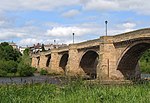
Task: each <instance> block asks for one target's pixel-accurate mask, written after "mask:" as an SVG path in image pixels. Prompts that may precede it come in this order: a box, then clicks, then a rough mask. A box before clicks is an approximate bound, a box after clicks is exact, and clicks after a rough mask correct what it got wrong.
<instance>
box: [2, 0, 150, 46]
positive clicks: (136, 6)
mask: <svg viewBox="0 0 150 103" xmlns="http://www.w3.org/2000/svg"><path fill="white" fill-rule="evenodd" d="M106 20H107V21H108V35H116V34H120V33H124V32H128V31H133V30H137V29H142V28H149V25H150V21H149V20H150V0H144V1H143V0H0V42H5V41H6V42H12V41H13V42H15V43H17V45H19V46H32V45H33V44H36V43H43V44H50V43H54V40H56V43H58V44H69V43H72V41H73V40H72V33H75V43H78V42H83V41H86V40H91V39H96V38H99V37H101V36H104V35H105V21H106Z"/></svg>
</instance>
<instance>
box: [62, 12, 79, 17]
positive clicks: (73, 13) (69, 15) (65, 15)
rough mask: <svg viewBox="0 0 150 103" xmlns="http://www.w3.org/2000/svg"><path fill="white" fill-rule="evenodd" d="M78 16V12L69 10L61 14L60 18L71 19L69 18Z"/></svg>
mask: <svg viewBox="0 0 150 103" xmlns="http://www.w3.org/2000/svg"><path fill="white" fill-rule="evenodd" d="M78 14H80V12H79V11H78V10H69V11H67V12H65V13H63V14H62V16H64V17H68V18H71V17H74V16H76V15H78Z"/></svg>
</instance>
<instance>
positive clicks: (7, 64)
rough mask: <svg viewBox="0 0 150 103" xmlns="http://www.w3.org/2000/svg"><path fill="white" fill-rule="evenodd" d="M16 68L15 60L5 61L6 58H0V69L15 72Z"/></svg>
mask: <svg viewBox="0 0 150 103" xmlns="http://www.w3.org/2000/svg"><path fill="white" fill-rule="evenodd" d="M16 69H17V62H15V61H12V60H10V61H6V60H0V70H2V71H6V72H7V73H16V72H17V71H16Z"/></svg>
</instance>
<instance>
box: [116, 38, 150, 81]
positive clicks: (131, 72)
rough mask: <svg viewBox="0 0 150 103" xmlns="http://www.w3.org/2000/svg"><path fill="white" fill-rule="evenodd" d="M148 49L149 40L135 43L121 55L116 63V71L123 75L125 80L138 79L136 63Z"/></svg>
mask: <svg viewBox="0 0 150 103" xmlns="http://www.w3.org/2000/svg"><path fill="white" fill-rule="evenodd" d="M149 48H150V40H146V41H141V42H135V43H133V44H132V45H130V46H129V47H127V49H126V50H125V51H124V52H123V53H122V55H121V57H120V59H119V60H118V63H117V70H119V71H120V72H121V73H122V74H123V76H124V78H125V79H133V78H140V68H139V66H138V61H139V59H140V58H141V56H142V54H143V53H144V52H145V51H146V50H148V49H149Z"/></svg>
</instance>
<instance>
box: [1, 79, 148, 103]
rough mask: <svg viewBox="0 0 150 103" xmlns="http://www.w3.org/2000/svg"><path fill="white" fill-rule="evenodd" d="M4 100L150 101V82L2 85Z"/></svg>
mask: <svg viewBox="0 0 150 103" xmlns="http://www.w3.org/2000/svg"><path fill="white" fill-rule="evenodd" d="M0 91H1V92H0V101H1V103H149V102H150V83H145V84H136V85H100V84H88V85H87V84H84V83H83V82H81V81H80V82H71V83H69V84H67V85H64V86H58V85H51V84H34V85H29V84H28V85H2V86H0Z"/></svg>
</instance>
